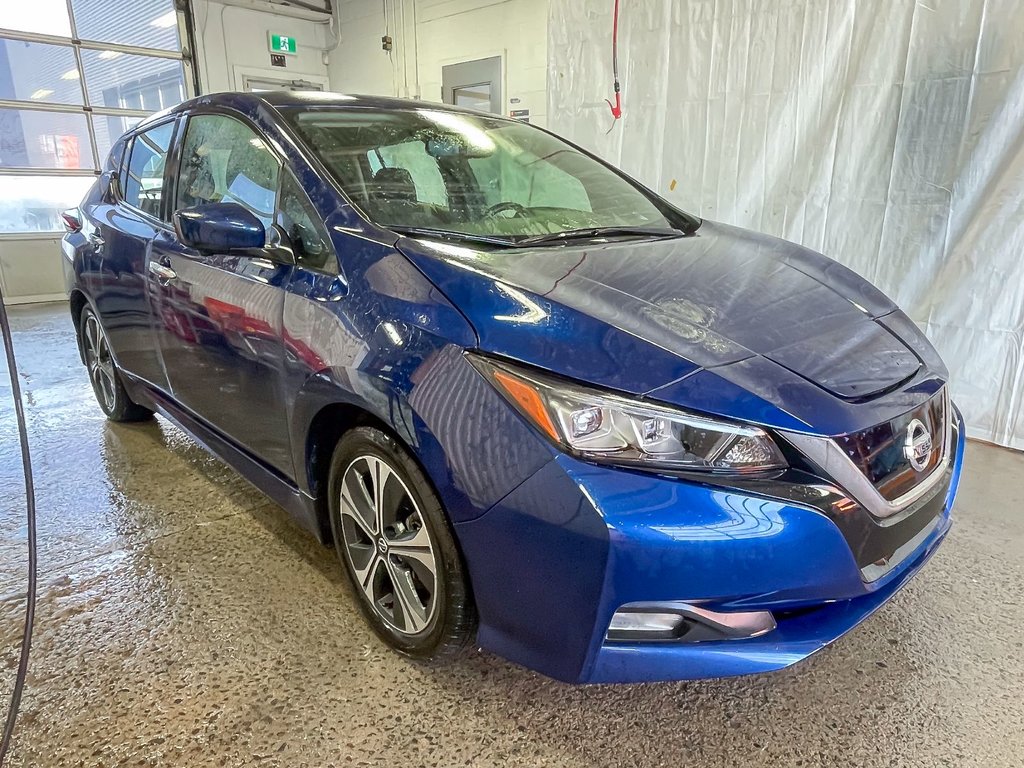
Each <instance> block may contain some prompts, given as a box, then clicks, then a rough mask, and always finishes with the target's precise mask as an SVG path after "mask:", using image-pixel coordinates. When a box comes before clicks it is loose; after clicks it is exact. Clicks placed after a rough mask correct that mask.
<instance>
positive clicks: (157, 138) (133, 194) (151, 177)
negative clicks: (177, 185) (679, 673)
mask: <svg viewBox="0 0 1024 768" xmlns="http://www.w3.org/2000/svg"><path fill="white" fill-rule="evenodd" d="M173 132H174V122H173V121H172V122H169V123H163V124H161V125H158V126H156V127H155V128H150V129H149V130H148V131H146V132H145V133H140V134H139V135H138V136H136V137H135V139H134V140H133V141H132V148H131V159H130V160H129V162H128V178H127V179H125V180H124V201H125V202H126V203H128V205H131V206H133V207H135V208H138V209H139V210H140V211H143V212H144V213H148V214H149V215H150V216H155V217H157V218H159V217H160V199H161V197H162V192H163V188H164V165H165V163H166V161H167V148H168V147H169V146H170V145H171V135H172V133H173Z"/></svg>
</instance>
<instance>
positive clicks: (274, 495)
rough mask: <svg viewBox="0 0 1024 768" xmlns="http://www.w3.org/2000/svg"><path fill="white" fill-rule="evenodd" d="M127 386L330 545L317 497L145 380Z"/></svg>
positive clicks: (128, 382) (135, 396)
mask: <svg viewBox="0 0 1024 768" xmlns="http://www.w3.org/2000/svg"><path fill="white" fill-rule="evenodd" d="M123 380H124V383H125V387H126V389H128V390H129V394H130V395H131V398H132V400H135V401H136V402H138V403H142V404H143V405H145V406H146V407H148V408H151V409H152V410H154V411H156V412H157V413H159V414H160V415H161V416H164V417H165V418H167V419H168V420H169V421H171V422H172V423H174V424H175V425H176V426H178V427H180V428H181V429H183V430H184V431H185V432H187V433H188V434H189V435H190V436H191V437H192V438H193V439H194V440H195V441H196V442H197V443H199V444H200V445H201V446H203V448H205V449H206V450H207V451H209V452H210V453H212V454H213V455H214V456H216V457H217V458H219V459H220V460H221V461H223V462H224V463H226V464H227V465H228V466H229V467H231V468H232V469H234V470H235V471H236V472H238V474H240V475H241V476H242V477H243V478H245V479H246V480H247V481H249V483H251V484H252V485H253V486H255V487H256V489H257V490H259V491H262V492H263V493H264V494H266V495H267V496H269V497H270V498H271V499H272V500H273V501H275V502H277V503H278V504H280V505H281V506H282V507H284V508H285V510H286V511H287V512H288V514H289V515H291V516H292V518H293V519H294V520H295V522H297V523H298V524H299V525H301V526H302V527H303V528H305V529H306V530H307V531H309V532H310V533H312V534H313V535H314V536H315V537H316V539H317V541H319V542H320V543H321V544H324V545H329V544H330V539H328V538H327V533H326V531H325V530H323V527H322V526H321V525H320V518H319V515H318V514H317V505H316V499H314V498H312V497H310V496H307V495H306V494H304V493H303V492H302V491H300V490H299V489H298V487H296V486H295V484H294V483H292V482H291V481H289V480H288V479H287V478H285V477H284V476H283V475H281V474H280V473H278V472H277V471H276V470H274V469H272V468H271V467H269V466H267V465H266V464H264V463H263V462H261V461H259V460H258V459H256V458H255V457H253V456H252V455H251V454H249V453H248V452H247V451H246V450H245V449H244V448H242V447H240V446H238V445H237V444H236V443H235V442H234V441H233V440H231V439H230V438H228V437H227V436H225V435H222V434H221V433H220V432H218V431H217V430H215V429H213V428H212V427H210V426H209V425H208V424H206V423H205V422H203V421H201V420H200V419H199V418H197V417H196V416H195V415H193V414H192V413H191V411H188V410H187V409H186V408H184V407H183V406H182V405H180V404H179V403H177V402H176V401H175V400H173V399H172V398H170V397H169V396H168V395H165V394H164V393H163V392H159V391H157V390H154V389H152V388H151V387H149V386H147V385H146V384H145V383H143V382H141V381H139V380H138V379H134V378H133V377H130V376H123Z"/></svg>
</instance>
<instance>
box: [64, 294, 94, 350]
mask: <svg viewBox="0 0 1024 768" xmlns="http://www.w3.org/2000/svg"><path fill="white" fill-rule="evenodd" d="M68 303H69V305H70V308H71V322H72V323H73V324H74V326H75V343H76V344H77V345H78V357H79V358H80V359H81V361H82V363H83V364H84V363H85V350H83V349H82V312H83V311H84V310H85V308H86V307H87V306H88V305H89V300H88V299H87V298H85V294H84V293H83V292H82V291H81V290H80V289H79V288H73V289H72V290H71V293H70V294H68Z"/></svg>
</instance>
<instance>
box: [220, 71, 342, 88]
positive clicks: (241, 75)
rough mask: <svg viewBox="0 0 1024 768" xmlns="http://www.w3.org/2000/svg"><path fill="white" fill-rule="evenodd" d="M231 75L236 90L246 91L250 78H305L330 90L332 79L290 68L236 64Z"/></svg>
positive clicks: (284, 79) (286, 79)
mask: <svg viewBox="0 0 1024 768" xmlns="http://www.w3.org/2000/svg"><path fill="white" fill-rule="evenodd" d="M231 76H232V79H233V80H234V83H235V90H238V91H244V90H245V84H246V81H247V80H249V78H252V79H254V80H282V81H289V80H305V81H307V82H310V83H314V84H316V85H319V86H320V90H322V91H329V90H330V89H331V87H330V85H331V84H330V80H329V79H328V78H327V76H326V75H313V74H310V73H309V72H298V71H294V70H288V69H267V68H266V67H244V66H239V65H237V64H236V65H234V66H233V67H232V68H231Z"/></svg>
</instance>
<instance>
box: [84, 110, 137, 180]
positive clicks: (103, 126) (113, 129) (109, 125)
mask: <svg viewBox="0 0 1024 768" xmlns="http://www.w3.org/2000/svg"><path fill="white" fill-rule="evenodd" d="M142 119H143V118H141V117H121V116H120V115H95V114H94V115H93V117H92V125H93V131H94V132H95V134H96V150H97V151H98V152H99V153H100V167H101V168H103V167H106V164H107V155H109V154H110V148H111V147H112V146H113V145H114V142H115V141H117V140H118V139H119V138H120V137H121V134H122V133H124V132H125V131H128V130H131V129H132V128H134V127H135V126H136V125H138V124H139V121H140V120H142Z"/></svg>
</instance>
